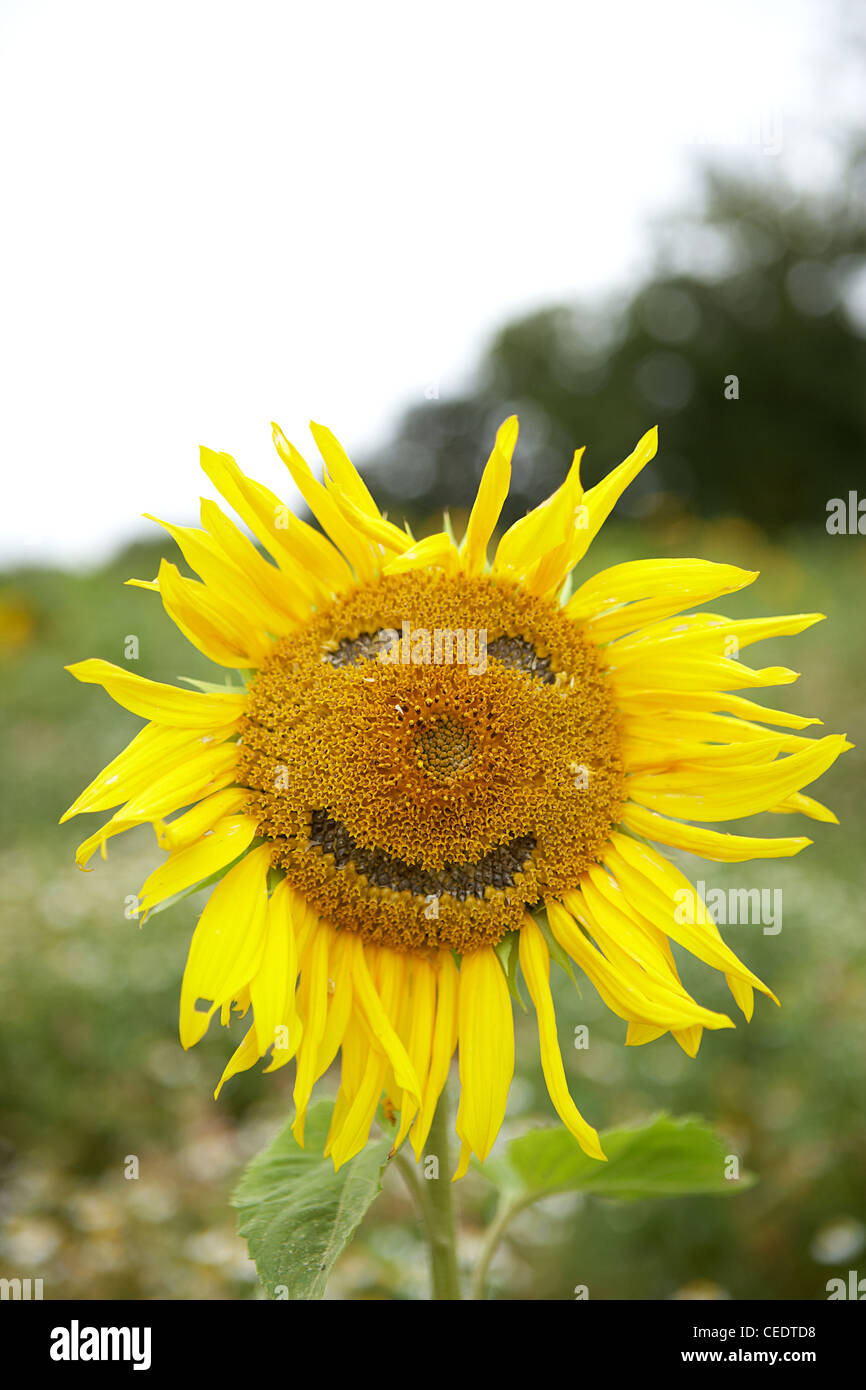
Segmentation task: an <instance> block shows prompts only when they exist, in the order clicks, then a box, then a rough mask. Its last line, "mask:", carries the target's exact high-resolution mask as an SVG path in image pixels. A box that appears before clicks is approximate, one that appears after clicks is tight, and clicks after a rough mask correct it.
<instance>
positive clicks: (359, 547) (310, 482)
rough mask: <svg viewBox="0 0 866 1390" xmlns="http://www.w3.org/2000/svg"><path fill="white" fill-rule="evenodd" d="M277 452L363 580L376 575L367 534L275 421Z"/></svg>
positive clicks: (370, 579) (316, 516) (335, 542)
mask: <svg viewBox="0 0 866 1390" xmlns="http://www.w3.org/2000/svg"><path fill="white" fill-rule="evenodd" d="M272 429H273V436H274V444H275V445H276V449H277V453H278V454H279V456H280V458H281V459H282V460H283V463H284V464H285V465H286V467H287V468H288V470H289V472H290V473H291V475H292V481H293V482H294V484H295V487H296V488H297V489H298V492H299V493H300V494H301V496H302V497H303V499H304V501H305V502H306V504H307V506H308V507H309V509H310V511H311V512H312V513H313V516H314V517H315V518H316V520H317V521H318V522H319V524H320V526H321V527H322V530H323V531H324V532H325V534H326V535H328V536H330V538H331V540H332V541H333V542H334V544H335V545H336V546H337V547H338V548H339V549H340V550H341V551H342V552H343V554H344V555H345V557H346V559H347V560H348V561H349V564H350V565H351V566H352V568H353V569H354V571H355V573H356V574H357V576H358V579H359V580H360V581H361V583H362V584H369V583H371V582H372V581H373V579H375V577H376V573H377V569H378V565H377V557H376V554H375V552H374V550H373V549H372V548H371V546H370V544H369V542H368V541H367V539H366V537H365V536H361V535H359V534H358V532H357V531H356V530H355V528H354V526H352V524H351V523H350V522H348V521H347V520H346V518H345V517H344V516H343V514H342V512H341V511H340V508H339V507H338V506H337V504H336V502H335V501H334V499H333V497H332V496H331V495H330V493H329V492H328V491H327V489H326V488H325V487H323V486H322V484H321V483H320V482H317V480H316V479H315V478H314V477H313V474H312V472H311V471H310V467H309V464H308V463H307V461H306V459H304V458H302V457H301V455H300V454H299V453H298V451H297V449H296V448H295V446H294V445H293V444H290V443H289V441H288V439H286V437H285V435H284V434H283V432H282V430H281V429H280V427H279V425H273V426H272Z"/></svg>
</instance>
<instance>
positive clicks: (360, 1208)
mask: <svg viewBox="0 0 866 1390" xmlns="http://www.w3.org/2000/svg"><path fill="white" fill-rule="evenodd" d="M332 1110H333V1102H332V1101H328V1100H325V1101H319V1102H318V1103H317V1104H316V1105H313V1106H311V1107H310V1109H309V1110H308V1112H307V1121H306V1126H305V1136H304V1140H305V1147H304V1148H303V1149H302V1148H301V1147H300V1145H299V1144H298V1143H297V1141H296V1140H295V1138H294V1135H293V1134H292V1130H291V1125H290V1124H289V1125H286V1128H285V1129H284V1130H282V1131H281V1132H280V1134H278V1135H277V1137H276V1139H275V1140H274V1141H273V1143H272V1144H271V1145H270V1147H269V1148H267V1149H265V1151H264V1152H263V1153H260V1154H258V1155H257V1157H256V1158H254V1159H253V1161H252V1163H250V1165H249V1167H248V1168H247V1170H246V1172H245V1173H244V1176H243V1177H242V1179H241V1181H240V1184H239V1186H238V1189H237V1191H236V1192H235V1194H234V1196H233V1197H232V1203H233V1205H234V1206H236V1207H237V1209H238V1212H239V1213H240V1215H239V1222H238V1224H239V1227H240V1233H241V1235H242V1236H243V1237H244V1238H245V1240H246V1241H247V1243H248V1245H249V1250H250V1255H251V1256H252V1258H253V1259H254V1260H255V1263H256V1269H257V1270H258V1272H259V1277H260V1279H261V1280H262V1283H263V1284H264V1286H265V1288H266V1289H267V1291H268V1294H269V1296H270V1297H271V1298H277V1297H283V1298H289V1299H317V1298H321V1297H322V1295H323V1294H324V1292H325V1285H326V1284H327V1282H328V1275H329V1274H330V1272H331V1270H332V1268H333V1266H334V1263H335V1261H336V1260H337V1257H338V1256H339V1255H340V1254H341V1253H342V1251H343V1250H345V1248H346V1246H347V1245H348V1244H349V1242H350V1240H351V1239H352V1237H353V1236H354V1234H355V1232H356V1230H357V1229H358V1226H359V1225H360V1224H361V1221H362V1219H363V1217H364V1214H365V1212H366V1211H367V1209H368V1207H369V1206H370V1205H371V1203H372V1202H373V1201H374V1200H375V1198H376V1197H377V1196H378V1195H379V1192H380V1191H381V1188H382V1174H383V1172H384V1171H385V1168H386V1167H387V1163H388V1150H389V1148H390V1146H391V1140H390V1139H389V1138H387V1136H383V1137H382V1138H381V1139H376V1140H371V1141H370V1142H369V1143H368V1144H367V1145H366V1147H365V1148H364V1149H362V1150H361V1152H360V1153H359V1154H357V1155H356V1156H355V1158H352V1159H350V1160H349V1162H348V1163H344V1164H343V1166H342V1168H341V1169H340V1171H339V1172H338V1173H335V1172H334V1165H333V1163H332V1162H331V1159H330V1158H325V1157H324V1156H323V1151H324V1147H325V1139H326V1136H327V1133H328V1126H329V1125H330V1123H331V1112H332Z"/></svg>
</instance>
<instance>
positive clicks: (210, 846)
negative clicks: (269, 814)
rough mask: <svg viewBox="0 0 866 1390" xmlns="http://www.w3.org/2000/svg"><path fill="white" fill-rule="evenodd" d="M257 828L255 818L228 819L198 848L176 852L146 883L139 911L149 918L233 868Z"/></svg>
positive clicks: (205, 836)
mask: <svg viewBox="0 0 866 1390" xmlns="http://www.w3.org/2000/svg"><path fill="white" fill-rule="evenodd" d="M256 828H257V822H256V819H255V817H253V816H226V817H225V818H224V819H223V820H221V821H217V823H216V825H215V826H214V827H213V829H212V830H208V831H206V832H205V834H204V836H202V838H201V839H199V840H196V841H195V843H194V844H191V845H188V846H187V847H186V848H185V849H178V850H175V851H174V853H173V854H170V855H169V857H168V859H167V860H166V861H165V863H164V864H160V866H159V868H158V869H154V871H153V873H152V874H150V875H149V876H148V878H146V879H145V881H144V884H143V885H142V888H141V892H140V893H139V895H138V900H139V910H140V911H141V912H143V913H144V914H145V916H146V915H147V913H148V912H150V910H151V908H154V907H156V905H157V903H161V902H164V901H165V899H166V898H171V897H173V896H174V894H175V893H182V892H184V890H185V889H187V888H191V887H192V886H193V884H196V883H202V882H203V881H204V880H205V879H206V878H210V876H211V874H215V873H216V872H217V870H218V869H222V868H224V867H225V865H226V864H230V863H231V862H232V860H233V859H237V857H238V855H239V854H243V852H244V850H245V849H247V847H248V846H249V844H250V842H251V840H252V839H253V837H254V836H255V833H256Z"/></svg>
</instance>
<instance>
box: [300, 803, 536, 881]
mask: <svg viewBox="0 0 866 1390" xmlns="http://www.w3.org/2000/svg"><path fill="white" fill-rule="evenodd" d="M310 844H311V846H315V847H317V848H318V849H320V850H321V852H322V854H323V855H331V856H332V857H333V860H334V867H335V868H336V869H346V868H347V867H348V866H349V865H350V864H351V865H352V867H353V868H354V869H355V872H356V873H357V874H358V875H359V877H361V878H365V879H366V880H367V884H368V885H369V887H371V888H390V889H392V890H393V891H394V892H395V893H403V892H408V893H411V894H412V895H413V897H417V898H422V899H424V900H425V901H429V899H430V898H434V897H435V898H438V897H440V896H441V895H442V894H443V893H448V894H450V896H451V897H452V898H456V899H458V901H459V902H465V901H466V899H467V898H483V897H484V895H485V891H486V890H487V889H488V888H491V889H494V890H496V889H504V888H511V887H513V885H514V883H515V880H516V878H517V876H518V875H519V874H522V873H523V871H524V870H525V868H526V866H527V864H528V863H529V861H530V859H531V857H532V852H533V850H534V849H535V845H536V839H535V836H534V835H518V836H517V837H516V838H515V839H513V840H511V841H509V843H508V844H504V845H497V846H496V848H495V849H492V850H489V851H488V852H487V854H483V855H482V856H481V858H480V859H478V860H476V861H475V863H467V864H446V865H444V867H443V868H442V869H439V870H431V869H422V868H421V867H420V866H419V865H417V864H407V863H405V861H404V860H402V859H398V858H396V857H395V856H394V855H391V854H386V853H385V851H384V850H380V849H375V850H370V849H364V848H363V847H362V846H360V845H358V844H357V843H356V841H355V840H354V839H353V838H352V836H351V835H350V834H349V832H348V830H347V829H346V828H345V826H344V825H342V824H341V822H340V821H337V820H334V819H333V817H331V816H329V815H328V812H327V811H313V813H312V817H311V824H310Z"/></svg>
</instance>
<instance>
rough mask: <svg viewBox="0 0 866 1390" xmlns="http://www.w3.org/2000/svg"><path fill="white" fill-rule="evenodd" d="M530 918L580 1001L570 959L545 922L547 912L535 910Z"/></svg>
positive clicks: (548, 924)
mask: <svg viewBox="0 0 866 1390" xmlns="http://www.w3.org/2000/svg"><path fill="white" fill-rule="evenodd" d="M532 916H533V919H534V921H535V922H536V923H537V924H538V926H539V927H540V928H541V934H542V936H543V937H544V939H545V941H546V942H547V949H548V951H549V952H550V959H551V960H552V961H555V962H556V964H557V965H558V966H559V968H560V970H564V971H565V973H566V975H567V976H568V978H569V979H570V980H571V983H572V984H573V985H574V987H575V989H576V990H577V994H578V998H580V999H582V998H583V995H582V994H581V992H580V985H579V984H578V982H577V976H576V975H575V973H574V967H573V965H572V963H571V958H570V956H567V955H566V953H565V951H564V950H563V949H562V947H561V946H560V944H559V942H558V941H557V939H556V937H555V936H554V935H553V932H552V931H551V929H550V923H549V922H548V920H547V912H546V911H545V910H544V909H543V908H542V909H540V910H539V909H535V910H533V912H532Z"/></svg>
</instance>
